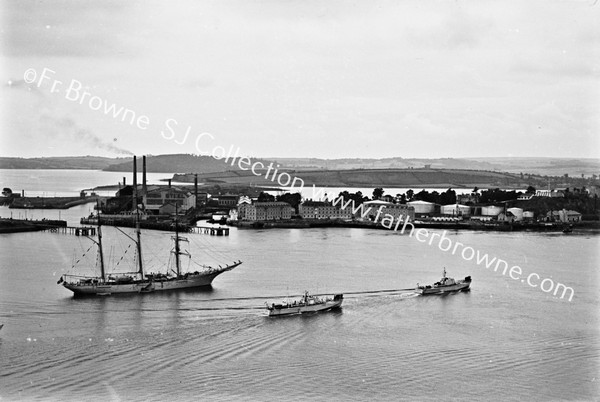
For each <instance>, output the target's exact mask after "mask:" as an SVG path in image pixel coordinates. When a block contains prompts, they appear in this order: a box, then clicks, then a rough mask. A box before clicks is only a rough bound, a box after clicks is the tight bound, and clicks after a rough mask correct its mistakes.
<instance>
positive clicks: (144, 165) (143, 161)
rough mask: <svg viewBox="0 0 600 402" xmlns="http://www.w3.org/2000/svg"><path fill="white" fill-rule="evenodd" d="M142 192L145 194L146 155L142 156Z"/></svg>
mask: <svg viewBox="0 0 600 402" xmlns="http://www.w3.org/2000/svg"><path fill="white" fill-rule="evenodd" d="M142 169H143V170H142V194H144V195H145V194H146V190H147V187H146V155H144V156H142Z"/></svg>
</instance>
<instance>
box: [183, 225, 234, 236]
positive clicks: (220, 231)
mask: <svg viewBox="0 0 600 402" xmlns="http://www.w3.org/2000/svg"><path fill="white" fill-rule="evenodd" d="M190 231H191V232H193V233H201V234H209V235H211V236H229V228H228V227H216V228H215V227H211V226H191V227H190Z"/></svg>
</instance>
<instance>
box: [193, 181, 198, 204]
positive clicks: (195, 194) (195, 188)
mask: <svg viewBox="0 0 600 402" xmlns="http://www.w3.org/2000/svg"><path fill="white" fill-rule="evenodd" d="M194 197H195V198H196V202H195V203H196V205H195V207H196V208H198V174H195V175H194Z"/></svg>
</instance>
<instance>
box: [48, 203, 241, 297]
mask: <svg viewBox="0 0 600 402" xmlns="http://www.w3.org/2000/svg"><path fill="white" fill-rule="evenodd" d="M136 199H137V196H136ZM175 216H177V210H176V211H175ZM97 225H98V226H97V227H98V230H97V233H98V240H97V241H96V240H94V239H92V238H91V237H88V238H89V239H90V240H91V241H92V242H94V243H95V244H96V245H97V247H98V259H99V264H100V273H99V275H98V276H81V275H70V274H64V275H62V276H61V278H60V279H59V281H58V284H62V286H64V287H65V288H67V289H69V290H70V291H72V292H73V293H74V294H75V295H77V296H106V295H113V294H127V293H151V292H159V291H170V290H178V289H194V288H203V287H209V286H211V284H212V281H213V279H215V278H216V277H217V276H218V275H221V274H222V273H224V272H227V271H231V270H232V269H234V268H235V267H237V266H238V265H240V264H241V263H242V261H237V262H234V263H232V264H230V265H225V266H223V267H222V266H220V265H219V267H210V266H200V267H201V268H202V269H201V270H200V271H195V272H185V273H184V272H183V270H182V268H181V258H180V257H181V255H186V256H188V257H189V258H191V255H190V253H189V252H187V251H182V250H181V246H180V243H181V242H189V240H188V239H187V238H185V237H182V236H180V235H179V229H178V224H177V219H175V224H174V227H175V235H174V236H172V240H173V242H174V247H173V249H172V250H171V253H172V254H173V255H174V259H175V270H174V271H172V272H169V271H167V273H146V272H145V270H144V261H143V259H142V241H141V233H140V225H139V211H138V209H137V206H136V227H135V234H136V237H135V238H133V237H131V236H129V235H128V234H127V233H125V232H123V231H122V230H121V229H119V228H118V227H117V228H116V229H117V230H119V231H120V232H121V233H123V234H124V235H125V236H127V237H128V238H129V239H130V240H132V241H133V242H134V243H135V245H136V251H137V258H136V259H137V271H135V272H128V273H121V274H118V275H116V276H115V275H111V274H108V273H107V272H106V267H105V261H104V260H105V259H104V251H103V248H102V227H101V219H100V209H99V208H98V224H97Z"/></svg>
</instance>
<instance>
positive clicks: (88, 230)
mask: <svg viewBox="0 0 600 402" xmlns="http://www.w3.org/2000/svg"><path fill="white" fill-rule="evenodd" d="M44 232H50V233H61V234H69V235H75V236H96V228H95V227H90V226H60V227H59V226H55V227H49V228H46V229H44Z"/></svg>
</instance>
